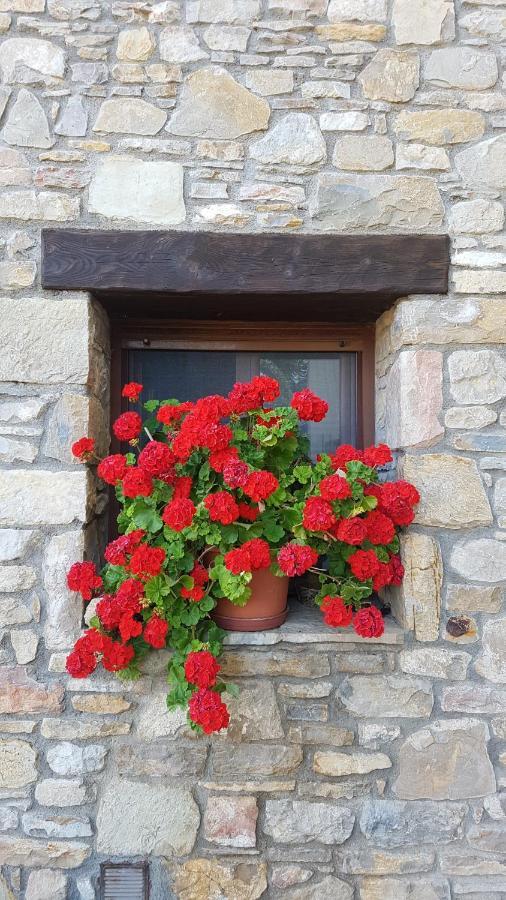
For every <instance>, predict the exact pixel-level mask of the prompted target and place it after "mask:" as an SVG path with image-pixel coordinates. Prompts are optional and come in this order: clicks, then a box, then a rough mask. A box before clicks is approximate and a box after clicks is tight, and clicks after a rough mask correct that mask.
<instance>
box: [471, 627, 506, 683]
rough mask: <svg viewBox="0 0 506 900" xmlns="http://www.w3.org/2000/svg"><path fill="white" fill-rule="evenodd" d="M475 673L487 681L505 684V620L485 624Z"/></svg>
mask: <svg viewBox="0 0 506 900" xmlns="http://www.w3.org/2000/svg"><path fill="white" fill-rule="evenodd" d="M475 668H476V671H477V672H478V674H479V675H481V676H482V678H486V679H487V681H494V682H496V684H506V618H503V619H493V620H491V621H488V622H485V624H484V626H483V635H482V651H481V654H480V656H479V657H478V659H477V660H476V663H475Z"/></svg>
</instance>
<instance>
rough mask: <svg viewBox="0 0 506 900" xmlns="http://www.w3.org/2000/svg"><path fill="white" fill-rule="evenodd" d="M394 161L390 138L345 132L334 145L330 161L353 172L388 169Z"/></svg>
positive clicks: (339, 167)
mask: <svg viewBox="0 0 506 900" xmlns="http://www.w3.org/2000/svg"><path fill="white" fill-rule="evenodd" d="M393 162H394V149H393V144H392V141H391V140H390V138H388V137H385V135H382V134H365V135H364V134H347V135H346V136H345V137H342V138H339V140H338V141H336V145H335V147H334V153H333V156H332V163H333V165H334V166H336V167H337V168H338V169H348V170H351V171H355V172H367V171H372V170H380V169H388V168H389V167H390V166H392V165H393Z"/></svg>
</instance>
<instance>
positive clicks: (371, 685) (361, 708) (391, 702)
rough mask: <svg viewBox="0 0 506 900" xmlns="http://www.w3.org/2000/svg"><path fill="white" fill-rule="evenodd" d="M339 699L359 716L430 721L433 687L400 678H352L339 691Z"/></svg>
mask: <svg viewBox="0 0 506 900" xmlns="http://www.w3.org/2000/svg"><path fill="white" fill-rule="evenodd" d="M338 697H339V699H340V701H341V703H343V705H344V706H345V707H346V709H347V710H349V711H350V713H352V714H353V715H355V716H370V715H371V712H372V711H374V715H375V716H379V717H380V718H388V719H390V718H398V717H401V718H403V717H408V718H413V719H415V718H428V716H430V713H431V710H432V704H433V697H432V690H431V687H430V683H429V682H427V681H422V680H421V679H418V678H409V677H408V676H399V675H386V676H379V675H375V676H372V675H352V676H350V677H349V678H345V679H344V680H343V681H342V682H341V684H340V687H339V689H338Z"/></svg>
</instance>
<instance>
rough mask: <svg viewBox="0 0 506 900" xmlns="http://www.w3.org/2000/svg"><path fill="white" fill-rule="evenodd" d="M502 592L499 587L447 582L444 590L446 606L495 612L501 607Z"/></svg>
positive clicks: (464, 609)
mask: <svg viewBox="0 0 506 900" xmlns="http://www.w3.org/2000/svg"><path fill="white" fill-rule="evenodd" d="M502 594H503V591H502V589H501V588H500V587H485V586H484V585H480V587H477V586H476V585H475V586H473V585H470V584H469V585H468V584H449V585H448V587H447V590H446V608H447V609H449V610H453V609H459V610H463V611H464V612H486V613H497V612H499V610H500V608H501V602H502Z"/></svg>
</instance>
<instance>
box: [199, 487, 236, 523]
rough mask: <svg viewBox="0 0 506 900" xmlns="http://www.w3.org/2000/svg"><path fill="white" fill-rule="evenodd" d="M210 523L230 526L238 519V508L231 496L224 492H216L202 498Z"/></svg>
mask: <svg viewBox="0 0 506 900" xmlns="http://www.w3.org/2000/svg"><path fill="white" fill-rule="evenodd" d="M204 506H205V507H206V509H207V511H208V513H209V518H210V519H211V522H220V523H221V524H222V525H231V524H232V522H235V521H236V519H238V518H239V507H238V506H237V503H236V502H235V500H234V498H233V497H232V495H231V494H228V493H227V492H226V491H217V492H216V493H215V494H208V495H207V497H205V498H204Z"/></svg>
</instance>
